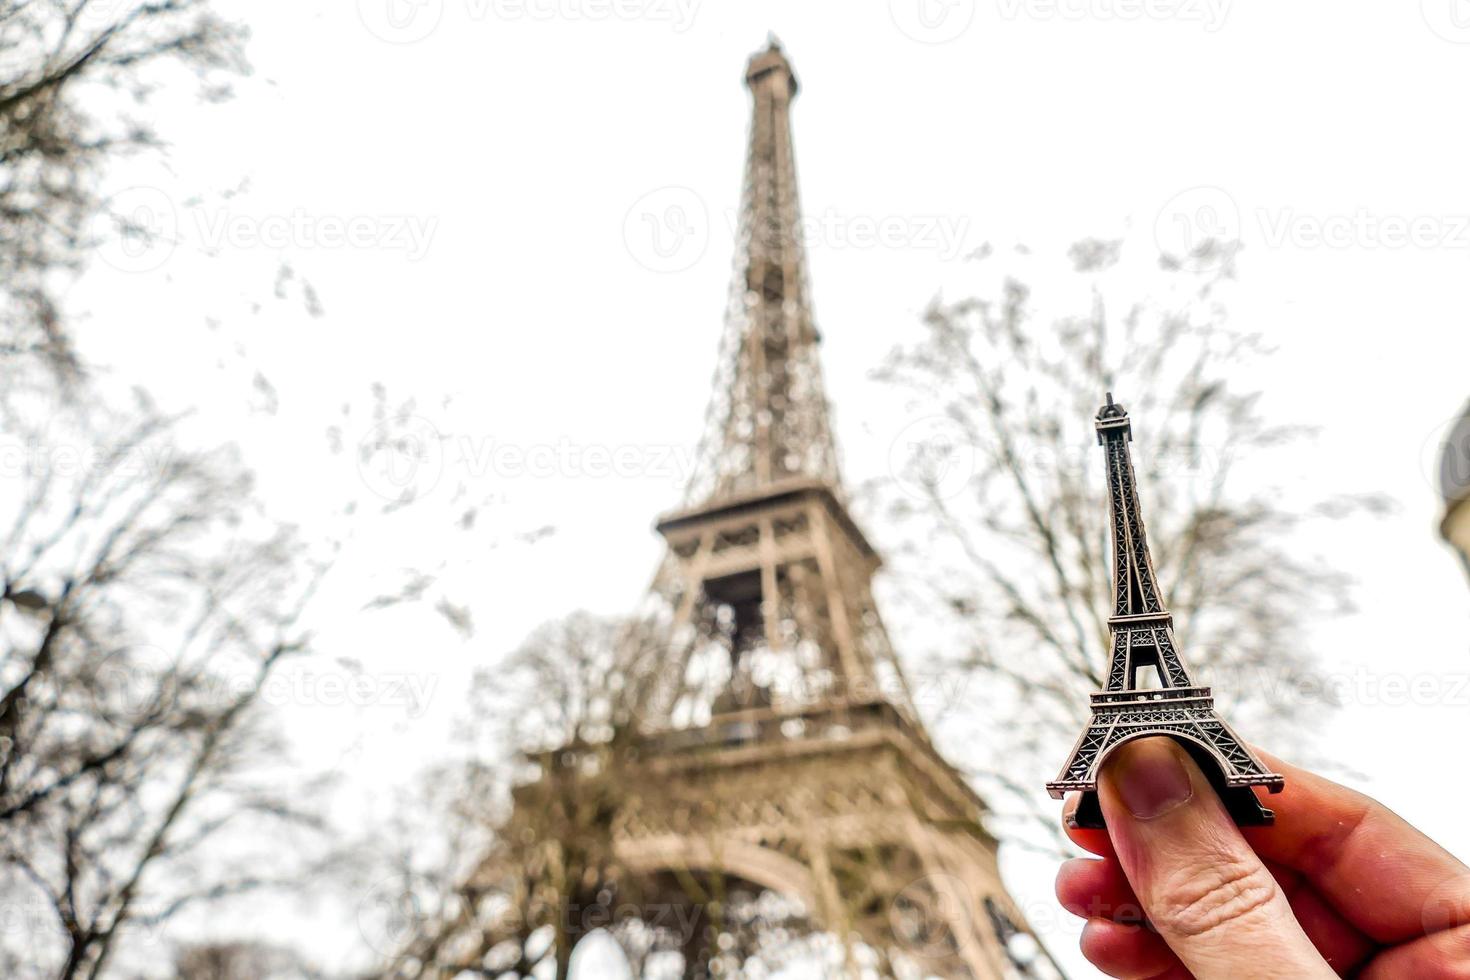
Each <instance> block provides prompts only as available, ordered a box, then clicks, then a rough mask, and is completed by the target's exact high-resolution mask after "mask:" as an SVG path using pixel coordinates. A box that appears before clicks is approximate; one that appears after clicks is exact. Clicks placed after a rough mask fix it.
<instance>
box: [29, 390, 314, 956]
mask: <svg viewBox="0 0 1470 980" xmlns="http://www.w3.org/2000/svg"><path fill="white" fill-rule="evenodd" d="M0 412H3V414H4V423H5V424H4V430H5V431H6V432H7V434H8V435H9V436H10V437H11V441H9V442H7V444H6V447H5V448H6V454H5V466H6V469H7V473H6V477H7V479H6V480H5V482H4V500H3V506H4V508H5V513H6V517H5V519H4V524H3V525H0V527H3V533H4V535H5V539H4V547H3V549H0V582H3V605H0V638H3V639H0V642H3V644H4V654H3V662H0V829H3V833H0V842H3V843H0V889H3V890H4V892H5V894H6V896H7V899H8V901H10V902H11V903H12V907H16V908H22V909H26V910H28V911H29V912H30V913H32V914H30V915H29V916H28V917H27V922H28V929H27V930H26V934H25V938H26V939H27V940H28V942H27V944H26V945H25V946H24V947H23V948H18V949H12V948H6V949H5V950H4V951H3V952H0V955H3V956H5V957H6V958H7V959H8V961H9V962H10V963H13V964H25V965H26V966H27V967H28V968H29V969H31V970H43V969H44V970H47V971H48V972H51V973H52V974H53V975H55V976H58V977H68V978H69V977H83V976H85V977H98V976H102V975H104V971H105V969H106V967H107V965H108V964H109V962H110V961H111V960H112V958H113V957H114V956H116V955H118V954H119V952H120V951H121V950H122V949H123V948H124V947H125V946H127V945H128V944H129V941H134V942H136V943H144V942H151V941H156V939H157V936H158V931H159V930H160V929H162V928H164V926H165V925H166V924H167V923H169V922H171V921H172V920H173V919H174V918H175V917H176V916H177V915H179V914H180V913H181V912H182V911H183V910H185V909H188V908H191V907H193V906H194V905H196V904H198V903H201V902H206V901H211V900H216V899H219V898H221V897H223V896H226V895H231V894H238V893H240V892H243V891H247V890H251V889H256V888H260V887H264V886H268V885H272V884H279V883H283V882H287V881H292V880H295V878H296V877H297V876H298V875H299V874H300V873H301V870H302V869H301V867H300V866H299V864H298V863H297V862H295V861H293V860H291V859H290V858H289V857H288V856H286V854H287V853H289V851H290V848H282V847H281V846H280V845H282V844H286V843H289V842H290V841H291V840H292V838H291V837H290V834H291V833H292V832H293V830H302V831H308V830H309V829H310V828H312V827H313V826H314V825H315V824H316V817H315V816H314V813H313V811H312V809H311V798H312V797H311V792H310V787H309V786H303V785H299V784H292V783H288V782H283V781H281V780H279V779H273V778H269V776H268V769H269V763H270V762H271V761H272V760H273V759H274V758H276V753H278V752H279V750H280V746H279V744H278V738H277V736H276V735H275V734H274V733H273V730H272V728H271V727H270V726H269V725H268V724H267V716H266V711H265V706H264V705H262V703H261V701H262V692H263V690H264V689H265V685H266V684H267V682H268V681H269V679H270V678H271V677H272V675H273V673H274V672H275V671H276V669H277V668H278V666H279V665H280V664H281V663H282V662H283V661H285V660H286V659H287V658H289V657H292V656H294V655H296V654H299V653H301V652H303V651H304V650H305V649H306V648H307V645H308V636H307V635H306V633H305V631H304V629H303V628H302V626H301V623H300V617H301V613H302V609H303V607H304V604H305V602H306V600H307V599H308V597H309V596H310V595H311V592H312V590H313V588H314V585H315V583H316V581H317V579H318V576H319V574H320V571H321V566H320V565H316V564H313V563H312V562H311V560H310V556H309V555H308V554H307V552H306V551H305V549H304V547H303V545H302V544H301V543H300V542H299V541H298V540H297V538H296V536H295V535H294V534H293V533H292V532H290V530H289V529H283V528H280V527H277V526H275V525H273V524H272V523H270V522H269V521H266V520H264V519H263V518H261V517H260V516H259V514H258V513H257V512H256V508H255V502H254V499H253V497H252V494H251V489H250V481H249V479H248V476H247V474H246V473H245V472H244V470H243V469H242V468H241V467H240V465H239V463H238V461H236V460H235V459H233V458H232V455H231V454H230V453H228V452H226V451H219V452H209V453H198V452H191V451H188V450H186V449H184V448H183V447H182V446H181V445H180V444H179V443H178V441H177V440H175V439H174V438H173V434H172V431H171V430H172V421H171V420H170V419H168V418H165V417H162V416H160V415H159V414H158V413H157V412H156V411H154V410H153V409H152V408H151V406H149V405H148V403H147V402H146V400H142V399H141V398H140V399H139V401H138V402H137V403H136V404H134V405H131V406H129V407H128V409H126V410H125V411H121V412H111V411H108V410H106V409H104V408H102V407H99V406H97V405H95V404H93V405H88V406H80V405H77V404H76V403H75V402H73V403H72V407H68V406H67V405H66V404H64V402H63V400H62V399H60V398H58V397H57V396H56V393H55V392H54V391H53V390H52V389H51V388H50V386H49V384H48V383H44V382H43V383H42V384H40V385H38V386H34V387H31V388H30V389H28V390H27V389H25V388H24V387H23V385H22V384H21V383H19V382H18V381H17V379H16V378H14V377H10V378H8V379H7V393H6V397H5V399H4V400H3V403H0ZM38 419H40V420H44V421H41V422H37V421H36V420H38ZM283 834H285V835H286V836H282V835H283ZM226 839H228V840H230V841H231V842H232V843H231V846H229V847H226V848H218V847H215V846H214V845H216V844H218V843H219V842H220V841H222V840H226ZM272 845H274V846H272ZM283 852H285V853H283ZM302 852H303V853H305V849H304V848H303V849H302ZM11 938H13V937H11Z"/></svg>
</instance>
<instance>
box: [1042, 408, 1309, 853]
mask: <svg viewBox="0 0 1470 980" xmlns="http://www.w3.org/2000/svg"><path fill="white" fill-rule="evenodd" d="M1096 427H1097V441H1098V443H1099V444H1100V445H1102V446H1103V448H1104V451H1105V452H1106V454H1107V469H1108V498H1109V509H1110V513H1111V517H1112V527H1113V615H1112V616H1111V617H1110V618H1109V619H1108V630H1109V632H1110V633H1111V634H1112V653H1111V655H1110V656H1109V658H1108V680H1107V689H1106V690H1104V691H1099V692H1098V693H1096V694H1094V695H1092V720H1091V721H1090V722H1089V723H1088V725H1087V728H1086V729H1084V730H1083V732H1082V735H1081V737H1080V738H1078V740H1077V744H1076V746H1075V747H1073V749H1072V754H1071V755H1070V756H1069V757H1068V758H1067V763H1066V765H1064V766H1063V767H1062V771H1061V774H1060V775H1059V776H1057V778H1056V779H1055V780H1054V781H1052V782H1050V783H1047V790H1048V791H1050V793H1051V795H1052V796H1053V797H1055V798H1057V799H1060V798H1061V797H1062V796H1063V795H1065V794H1066V793H1068V792H1071V791H1081V793H1082V799H1081V801H1080V803H1079V804H1078V806H1077V809H1076V810H1075V811H1074V813H1073V815H1072V817H1071V818H1070V819H1071V820H1072V822H1073V823H1074V825H1076V826H1079V827H1094V828H1099V827H1102V826H1103V816H1102V810H1101V808H1100V806H1099V805H1098V801H1097V775H1098V771H1099V770H1100V768H1101V767H1102V764H1103V761H1104V760H1105V759H1106V758H1107V757H1108V755H1109V754H1110V753H1111V752H1112V751H1113V750H1114V749H1116V748H1117V747H1118V746H1120V745H1122V744H1123V743H1125V742H1129V741H1131V740H1133V739H1135V738H1142V737H1144V736H1146V735H1166V736H1169V737H1170V738H1173V739H1175V740H1177V741H1178V742H1179V743H1180V744H1181V745H1183V746H1184V748H1186V749H1187V750H1188V751H1189V752H1190V754H1191V755H1193V756H1194V757H1195V759H1196V761H1198V762H1199V763H1200V767H1201V769H1202V770H1203V771H1204V772H1205V773H1207V774H1208V775H1209V777H1210V779H1211V781H1212V783H1213V784H1214V786H1215V789H1216V791H1217V792H1218V793H1219V794H1220V798H1221V799H1222V800H1223V801H1224V803H1225V806H1226V808H1227V809H1228V810H1229V811H1230V814H1231V816H1232V817H1234V818H1235V821H1236V822H1237V823H1239V824H1243V825H1250V824H1269V823H1270V822H1271V821H1272V813H1271V811H1270V810H1268V809H1266V808H1265V807H1263V806H1262V805H1261V802H1260V800H1259V799H1258V798H1257V796H1256V793H1255V791H1254V789H1252V787H1255V786H1264V787H1266V788H1267V789H1268V790H1270V791H1271V792H1272V793H1279V792H1280V791H1281V788H1282V787H1283V786H1284V785H1285V781H1284V780H1283V778H1282V777H1281V776H1279V775H1277V774H1276V773H1273V772H1271V771H1270V770H1268V769H1267V768H1266V767H1265V766H1264V765H1262V763H1261V760H1260V759H1258V758H1256V755H1255V753H1253V752H1252V751H1251V750H1250V748H1249V747H1248V746H1247V745H1246V744H1245V742H1243V741H1242V740H1241V739H1240V737H1239V736H1238V735H1236V734H1235V731H1234V729H1232V728H1231V727H1230V726H1229V725H1228V724H1227V723H1226V722H1225V719H1223V718H1221V717H1220V715H1219V714H1218V713H1217V712H1216V711H1215V702H1214V698H1213V697H1211V695H1210V689H1209V688H1208V687H1202V686H1199V685H1196V684H1195V682H1194V680H1193V679H1192V678H1191V677H1190V675H1189V671H1188V670H1187V669H1186V668H1185V666H1184V662H1183V660H1181V659H1180V656H1179V646H1178V644H1177V643H1176V642H1175V640H1174V620H1173V617H1172V616H1171V615H1170V614H1169V610H1168V609H1167V608H1165V606H1164V596H1163V593H1162V592H1161V591H1160V590H1159V585H1158V582H1157V580H1156V579H1155V577H1154V567H1153V561H1152V559H1151V558H1150V557H1149V551H1148V537H1147V534H1146V533H1145V530H1144V526H1143V513H1142V510H1141V509H1140V508H1139V505H1138V487H1137V481H1136V480H1135V479H1134V474H1133V459H1132V456H1131V454H1130V452H1129V449H1128V443H1129V442H1130V441H1131V440H1132V438H1133V427H1132V424H1131V423H1130V422H1129V419H1128V412H1127V411H1126V410H1125V409H1124V408H1123V406H1122V405H1119V404H1117V403H1115V402H1114V401H1113V396H1112V395H1111V394H1109V395H1108V396H1107V404H1106V405H1104V406H1103V407H1102V408H1101V409H1100V410H1099V411H1098V413H1097V421H1096ZM1146 682H1151V683H1146Z"/></svg>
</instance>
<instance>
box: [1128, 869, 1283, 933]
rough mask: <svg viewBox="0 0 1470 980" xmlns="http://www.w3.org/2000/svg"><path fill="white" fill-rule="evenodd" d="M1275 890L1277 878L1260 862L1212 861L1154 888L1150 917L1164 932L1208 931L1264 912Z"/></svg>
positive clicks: (1172, 877) (1274, 895)
mask: <svg viewBox="0 0 1470 980" xmlns="http://www.w3.org/2000/svg"><path fill="white" fill-rule="evenodd" d="M1276 894H1277V890H1276V879H1275V878H1273V877H1271V873H1270V872H1269V871H1267V870H1266V869H1265V868H1264V867H1262V866H1261V865H1260V864H1259V863H1257V862H1254V861H1242V860H1233V859H1227V860H1223V861H1219V862H1211V863H1209V864H1208V865H1202V866H1196V867H1192V868H1186V869H1183V870H1181V871H1179V872H1176V873H1174V874H1172V875H1170V876H1168V877H1167V878H1166V879H1165V880H1164V881H1163V882H1162V883H1161V885H1160V887H1159V888H1158V889H1156V891H1155V893H1154V901H1153V903H1152V905H1153V906H1154V907H1153V909H1152V910H1151V914H1150V918H1151V919H1152V920H1153V923H1154V925H1155V926H1156V927H1157V928H1158V929H1159V930H1160V931H1162V932H1165V933H1172V934H1174V935H1179V936H1192V937H1198V936H1205V935H1208V934H1210V933H1212V932H1214V931H1215V930H1217V929H1220V928H1222V927H1224V926H1227V925H1230V924H1232V923H1239V922H1243V921H1250V920H1251V919H1253V918H1254V917H1256V916H1259V915H1262V914H1265V913H1266V912H1267V907H1268V906H1269V905H1270V904H1271V902H1272V900H1273V899H1274V898H1275V897H1276Z"/></svg>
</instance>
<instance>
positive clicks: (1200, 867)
mask: <svg viewBox="0 0 1470 980" xmlns="http://www.w3.org/2000/svg"><path fill="white" fill-rule="evenodd" d="M1098 796H1099V799H1100V802H1101V803H1102V809H1103V815H1104V817H1105V818H1106V820H1107V825H1108V835H1109V836H1110V837H1111V838H1112V841H1113V849H1114V850H1115V851H1116V852H1117V855H1118V861H1119V863H1120V864H1121V865H1122V866H1123V871H1124V873H1125V874H1126V875H1127V876H1128V881H1129V882H1130V883H1131V884H1132V885H1133V890H1134V893H1135V894H1137V896H1138V900H1139V902H1140V903H1141V904H1142V905H1143V909H1144V912H1145V913H1146V914H1147V915H1148V919H1149V921H1150V922H1151V923H1152V924H1153V926H1154V928H1156V929H1157V930H1158V932H1159V935H1160V936H1161V937H1163V939H1164V941H1165V942H1166V943H1168V944H1169V947H1170V948H1171V949H1173V950H1174V953H1175V955H1177V956H1178V957H1179V959H1180V960H1181V961H1183V963H1184V965H1185V966H1186V967H1188V968H1189V970H1190V972H1191V973H1193V974H1194V975H1195V976H1197V977H1201V978H1204V980H1211V978H1214V977H1230V978H1236V977H1294V978H1295V977H1335V976H1336V974H1335V973H1334V972H1333V971H1332V969H1331V968H1329V967H1328V966H1327V963H1326V961H1324V960H1323V959H1322V957H1321V956H1320V955H1319V954H1318V953H1317V951H1316V949H1315V948H1314V947H1313V946H1312V942H1311V940H1309V939H1308V938H1307V936H1306V933H1304V932H1302V928H1301V926H1300V925H1298V924H1297V921H1296V918H1295V917H1294V916H1293V915H1292V914H1291V908H1290V906H1289V905H1288V904H1287V900H1286V896H1285V895H1284V894H1283V893H1282V891H1281V889H1280V888H1279V887H1278V886H1277V884H1276V879H1275V878H1273V877H1272V876H1271V872H1270V871H1268V870H1267V869H1266V867H1265V866H1264V865H1263V864H1262V863H1261V859H1260V858H1258V857H1257V856H1256V853H1255V852H1254V851H1253V850H1251V848H1250V845H1249V844H1247V843H1246V842H1245V839H1244V838H1243V837H1241V835H1240V831H1239V830H1237V829H1236V827H1235V823H1234V821H1232V820H1231V819H1230V816H1229V814H1227V813H1226V812H1225V807H1224V805H1223V804H1222V803H1221V802H1220V799H1219V797H1217V796H1216V795H1215V791H1214V790H1213V789H1212V788H1211V786H1210V782H1209V780H1208V779H1207V778H1205V775H1204V773H1202V772H1201V771H1200V769H1199V767H1198V766H1197V765H1195V763H1194V760H1193V759H1191V758H1190V757H1189V754H1188V753H1187V752H1185V751H1184V750H1183V749H1182V748H1180V746H1179V745H1178V744H1177V743H1176V742H1175V741H1174V740H1173V739H1170V738H1146V739H1140V740H1139V741H1136V742H1130V743H1127V744H1126V745H1124V746H1122V747H1121V748H1119V749H1118V750H1117V752H1115V753H1114V754H1113V755H1112V756H1111V757H1110V758H1109V759H1108V761H1107V763H1106V765H1105V766H1104V767H1103V771H1102V778H1101V780H1100V781H1099V785H1098Z"/></svg>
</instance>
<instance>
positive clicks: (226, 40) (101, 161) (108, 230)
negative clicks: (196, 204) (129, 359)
mask: <svg viewBox="0 0 1470 980" xmlns="http://www.w3.org/2000/svg"><path fill="white" fill-rule="evenodd" d="M243 39H244V31H243V30H242V29H241V28H240V27H238V26H237V25H234V24H231V23H229V22H227V21H225V20H223V19H222V18H220V17H219V16H218V15H216V14H215V13H214V12H212V10H211V9H210V5H209V3H208V0H124V2H116V0H0V283H3V284H4V285H3V286H0V356H5V357H14V356H17V355H39V356H41V357H44V358H45V359H46V360H47V361H48V362H49V363H50V364H51V365H52V366H53V367H55V368H57V369H60V370H61V371H62V372H63V373H64V374H71V373H74V372H75V371H76V370H77V368H78V366H79V363H80V362H79V360H78V358H77V355H76V351H75V350H74V348H73V345H72V342H71V337H70V334H69V331H68V329H67V326H66V323H65V317H64V314H63V310H62V309H61V306H60V302H59V300H58V295H59V288H60V285H61V281H62V280H61V279H59V278H58V277H63V276H65V275H66V274H69V273H74V272H75V271H77V270H78V269H80V268H81V267H82V265H83V264H84V263H85V262H86V260H87V258H88V256H89V253H90V252H91V250H92V248H93V247H94V246H95V245H96V243H97V240H98V238H99V236H106V235H121V236H125V237H126V236H140V235H146V234H148V232H149V229H147V228H146V227H143V226H141V225H140V224H139V223H138V222H137V221H136V216H135V215H132V214H130V213H127V212H125V211H122V210H119V209H115V208H111V207H110V205H109V202H108V201H107V199H106V197H105V193H104V191H103V189H102V179H103V176H104V174H105V173H106V170H107V168H108V167H109V165H111V164H112V163H113V162H114V161H116V160H118V159H120V158H123V157H125V156H128V155H131V154H136V153H139V152H143V151H150V150H156V149H157V148H158V147H159V146H160V145H161V143H160V140H159V137H158V134H157V133H156V132H155V131H154V129H153V127H152V125H151V124H150V122H149V121H148V119H147V115H146V113H144V112H141V111H139V110H140V109H141V108H142V107H143V106H144V104H145V103H146V101H147V100H148V98H149V96H150V95H151V94H152V93H153V92H154V91H155V90H156V89H157V88H158V87H159V86H160V85H162V84H164V83H166V82H168V81H169V80H170V79H171V77H172V76H174V75H176V74H178V73H180V72H182V73H186V74H192V75H193V76H195V77H197V79H198V81H199V85H200V91H201V94H202V95H203V96H204V97H206V98H209V99H220V98H223V97H225V96H226V95H228V91H229V90H228V88H227V87H226V85H225V81H226V80H227V79H228V78H229V77H230V75H232V74H236V73H239V72H242V71H244V70H245V67H246V65H245V60H244V56H243V53H242V42H243ZM109 226H110V227H109Z"/></svg>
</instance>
